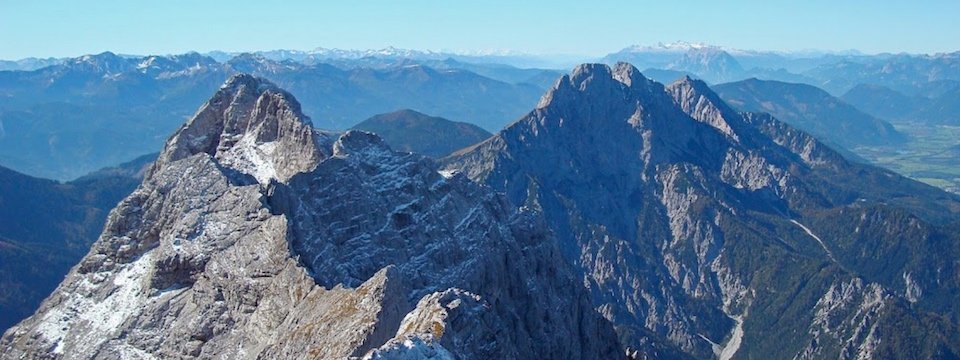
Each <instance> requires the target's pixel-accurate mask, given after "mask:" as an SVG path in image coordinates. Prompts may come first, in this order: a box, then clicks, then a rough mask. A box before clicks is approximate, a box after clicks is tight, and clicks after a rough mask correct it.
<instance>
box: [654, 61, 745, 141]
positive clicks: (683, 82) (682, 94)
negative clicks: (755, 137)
mask: <svg viewBox="0 0 960 360" xmlns="http://www.w3.org/2000/svg"><path fill="white" fill-rule="evenodd" d="M666 90H667V92H668V93H670V95H671V96H672V97H673V98H674V100H675V101H676V102H677V104H678V105H679V106H680V108H682V109H683V111H684V112H685V113H687V114H688V115H690V116H691V117H693V118H694V119H696V120H697V121H700V122H703V123H705V124H708V125H710V126H712V127H714V128H715V129H717V130H718V131H720V132H721V133H723V134H724V135H726V136H728V137H730V138H731V139H733V140H734V141H739V140H740V139H739V136H737V134H736V130H735V129H739V130H743V129H744V128H745V127H746V126H744V125H743V124H740V123H734V124H731V123H730V122H731V121H733V122H739V121H740V120H739V117H740V116H739V114H737V112H736V111H734V110H733V109H732V108H730V106H728V105H727V104H726V103H725V102H723V100H721V99H720V96H718V95H717V94H716V93H715V92H713V90H712V89H710V86H708V85H707V83H706V82H703V81H702V80H698V79H693V78H691V77H690V76H687V75H684V76H683V77H682V78H680V79H678V80H677V81H675V82H673V83H672V84H670V85H668V86H667V87H666Z"/></svg>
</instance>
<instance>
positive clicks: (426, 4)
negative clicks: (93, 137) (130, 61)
mask: <svg viewBox="0 0 960 360" xmlns="http://www.w3.org/2000/svg"><path fill="white" fill-rule="evenodd" d="M957 13H960V2H951V1H946V0H943V1H928V2H923V3H904V4H889V3H870V4H857V3H852V2H851V3H835V2H829V1H821V0H816V1H808V2H803V3H794V4H780V5H774V4H770V3H768V2H765V1H759V0H747V1H741V2H738V3H737V4H729V3H713V2H692V3H684V4H673V3H666V4H662V3H631V4H617V3H615V2H613V1H601V2H594V3H590V4H584V3H577V2H571V1H559V2H533V3H523V4H513V3H508V2H500V1H499V0H498V1H493V2H486V3H483V4H456V6H454V5H451V4H447V3H443V2H439V1H417V2H411V3H394V2H389V1H382V0H377V1H369V2H364V3H362V4H353V3H350V4H339V3H337V4H329V3H313V2H304V1H292V2H287V3H284V4H268V3H261V2H253V1H240V2H229V3H228V2H223V1H211V2H202V3H192V2H187V1H182V0H176V1H170V2H163V3H145V4H142V3H128V2H122V1H102V2H96V3H74V2H69V1H64V0H56V1H51V2H15V3H4V4H2V5H0V36H2V37H3V38H4V39H6V42H7V43H6V44H5V46H4V47H3V48H0V59H7V60H17V59H23V58H30V57H35V58H48V57H55V58H62V57H75V56H81V55H85V54H97V53H101V52H104V51H110V52H114V53H118V54H137V55H152V54H158V55H162V54H179V53H186V52H189V51H197V52H201V53H205V52H210V51H224V52H247V51H269V50H278V49H284V50H311V49H314V48H317V47H324V48H337V49H361V50H362V49H382V48H386V47H391V46H392V47H396V48H402V49H415V50H433V51H450V52H490V51H512V52H518V53H525V54H533V55H544V56H558V55H568V56H585V57H589V56H595V57H599V56H603V55H606V54H608V53H611V52H616V51H618V50H620V49H622V48H624V47H628V46H631V45H638V44H639V45H655V44H657V43H658V42H663V43H671V42H674V41H677V40H683V41H688V42H703V43H707V44H711V45H718V46H722V47H725V48H734V49H744V50H757V51H774V52H804V51H812V50H815V51H822V52H846V51H849V50H854V49H855V50H857V51H860V52H863V53H865V54H877V53H911V54H936V53H949V52H954V51H957V50H960V27H956V26H952V24H953V16H954V14H957ZM578 24H583V25H584V26H577V25H578Z"/></svg>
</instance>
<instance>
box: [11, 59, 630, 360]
mask: <svg viewBox="0 0 960 360" xmlns="http://www.w3.org/2000/svg"><path fill="white" fill-rule="evenodd" d="M549 234H550V233H549V232H548V231H547V230H546V228H545V227H544V223H543V221H542V219H541V218H540V217H539V213H537V212H536V211H534V210H525V211H520V212H516V211H514V210H512V209H511V207H510V206H509V205H508V203H507V202H506V201H505V200H504V199H503V198H502V197H501V196H499V195H496V194H493V193H491V192H489V191H488V190H485V189H484V188H481V187H480V186H478V185H476V184H474V183H472V182H471V181H469V180H468V179H467V178H465V177H463V176H458V175H453V176H449V177H448V176H444V175H441V174H440V173H439V172H438V165H436V164H435V163H434V162H432V161H431V160H428V159H426V158H423V157H420V156H418V155H412V154H407V153H397V152H393V151H392V150H390V149H389V148H388V147H387V146H386V145H385V144H384V143H383V142H382V141H381V140H380V139H379V138H378V137H376V136H375V135H372V134H369V133H364V132H359V131H350V132H347V133H344V134H332V133H325V132H321V131H315V130H313V129H311V127H310V122H309V120H308V119H307V118H306V117H305V116H303V114H301V113H300V109H299V105H298V104H297V103H296V101H295V100H293V98H292V96H290V95H289V94H288V93H286V92H283V91H282V90H279V89H277V88H276V87H275V86H273V85H272V84H270V83H268V82H266V81H265V80H262V79H258V78H254V77H250V76H246V75H239V76H235V77H233V78H231V79H230V80H229V81H227V83H226V84H225V85H224V86H223V87H221V89H220V91H218V92H217V94H216V95H214V97H213V98H212V99H211V100H210V101H209V102H208V103H207V104H205V105H204V106H203V107H201V109H200V111H198V112H197V114H196V115H195V116H194V118H193V119H192V120H190V121H189V122H188V123H187V124H185V125H184V126H183V127H181V129H180V130H179V131H177V133H176V134H174V136H173V137H171V138H170V140H169V141H168V142H167V145H166V148H165V149H164V151H163V152H162V153H161V155H160V157H159V160H158V161H157V162H156V164H155V165H154V166H153V167H152V169H151V170H150V171H149V173H148V175H147V176H146V178H145V180H144V182H143V184H142V185H141V186H140V187H139V188H138V189H137V190H136V191H135V192H134V193H133V194H132V195H130V196H129V197H128V198H126V199H125V200H124V201H123V202H122V203H121V204H120V205H119V206H118V207H117V208H115V209H114V210H113V211H112V212H111V214H110V216H109V219H108V221H107V226H106V229H105V230H104V233H103V234H102V235H101V237H100V239H99V240H98V241H97V242H96V243H95V244H94V246H93V248H92V249H91V251H90V253H89V254H88V255H87V256H86V257H84V259H83V260H82V261H81V263H80V264H79V265H77V266H76V267H75V268H74V269H73V270H72V271H71V272H70V274H69V275H68V276H67V278H66V279H65V280H64V282H63V283H62V284H61V285H60V287H59V288H58V289H57V290H56V291H55V292H54V294H53V295H51V296H50V297H49V298H48V299H47V300H46V301H45V302H44V303H43V305H42V306H41V308H40V310H38V311H37V313H36V314H34V315H33V316H32V317H30V318H28V319H27V320H25V321H23V322H22V323H20V324H19V325H17V326H15V327H13V328H11V329H10V330H9V331H8V332H7V333H5V334H4V337H3V339H2V341H0V348H2V349H3V353H4V358H7V357H10V358H18V357H20V356H27V357H50V358H91V357H100V358H104V357H105V358H150V357H157V358H210V357H226V358H299V357H304V356H308V357H313V358H345V357H354V356H355V357H371V358H390V357H391V356H419V355H424V354H433V355H436V356H448V355H454V356H456V357H457V358H465V359H487V358H541V357H544V358H584V359H595V358H617V357H623V351H622V349H621V347H620V345H619V342H618V340H617V338H616V335H615V333H614V331H613V328H612V327H611V326H610V324H609V323H608V322H607V321H606V320H604V319H602V317H600V315H599V314H597V313H596V312H595V311H594V309H593V308H592V306H591V305H590V300H589V297H588V294H587V293H586V292H585V291H584V290H583V288H582V285H580V284H579V283H578V282H577V281H576V278H575V276H574V275H573V274H574V273H573V272H572V271H571V269H570V268H569V267H568V265H566V264H565V262H564V261H563V260H562V257H561V256H560V253H559V250H558V249H557V248H556V243H555V241H554V240H553V239H552V237H551V236H550V235H549ZM408 344H409V345H408Z"/></svg>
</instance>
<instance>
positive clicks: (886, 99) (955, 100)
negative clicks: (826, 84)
mask: <svg viewBox="0 0 960 360" xmlns="http://www.w3.org/2000/svg"><path fill="white" fill-rule="evenodd" d="M843 100H844V101H846V102H849V103H850V104H853V105H854V106H856V107H858V108H860V109H863V111H865V112H867V113H870V114H871V115H874V116H877V117H881V118H884V119H890V120H891V121H899V122H920V123H926V124H934V125H960V81H939V82H937V83H936V84H928V85H927V86H925V90H923V91H921V92H920V93H919V94H916V95H907V94H904V93H902V92H899V91H897V90H893V89H891V88H888V87H886V86H883V85H867V84H860V85H857V86H855V87H854V88H853V89H850V91H848V92H847V93H846V94H844V95H843Z"/></svg>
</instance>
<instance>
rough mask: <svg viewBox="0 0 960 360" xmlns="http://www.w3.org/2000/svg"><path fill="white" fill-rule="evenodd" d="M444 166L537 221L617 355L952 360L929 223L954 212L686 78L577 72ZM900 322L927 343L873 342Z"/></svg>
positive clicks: (939, 244)
mask: <svg viewBox="0 0 960 360" xmlns="http://www.w3.org/2000/svg"><path fill="white" fill-rule="evenodd" d="M444 161H445V162H446V168H447V171H459V172H460V173H463V174H466V175H467V176H468V177H470V178H472V179H474V180H476V181H478V182H482V183H485V184H487V185H489V186H490V187H492V188H494V189H496V190H498V191H503V192H504V193H505V194H506V195H507V198H508V200H509V201H510V202H511V203H512V204H514V206H516V207H518V208H521V209H536V210H537V211H541V212H542V213H543V214H544V217H545V219H546V222H547V224H548V226H549V227H550V228H551V229H552V230H553V231H554V232H555V234H556V236H557V238H558V240H559V242H560V249H561V252H562V253H563V255H564V257H565V258H566V259H567V261H568V262H570V263H571V264H574V265H575V267H576V268H577V269H579V272H580V275H581V276H582V279H583V281H584V283H585V284H586V285H587V287H588V289H589V291H590V292H591V295H592V299H593V301H594V306H595V307H596V308H597V309H598V310H599V311H600V312H601V313H602V314H603V315H604V316H605V317H606V318H607V319H609V320H610V321H611V322H613V323H614V326H615V327H616V329H617V331H618V333H619V335H620V337H621V340H622V342H623V344H624V346H626V347H628V349H630V350H629V354H630V355H633V356H637V357H695V358H709V357H713V356H717V357H721V358H729V357H730V356H736V357H746V358H748V357H754V358H794V357H800V358H821V357H828V358H829V357H840V358H856V357H858V356H866V357H869V356H884V355H883V354H885V355H886V356H894V357H896V356H910V355H908V353H909V352H910V351H911V350H907V349H910V346H915V349H923V350H922V351H924V352H925V353H931V354H934V353H937V352H938V351H942V352H943V353H946V354H958V353H960V339H957V337H955V336H941V335H939V334H941V333H942V332H941V331H940V330H938V329H944V328H950V329H953V328H956V323H957V321H956V318H955V315H953V314H956V313H957V310H958V309H957V305H956V304H955V302H951V301H949V299H953V298H955V294H956V290H955V289H957V288H958V283H960V276H958V275H957V273H955V272H953V270H943V269H955V268H956V267H955V262H954V260H953V259H955V258H956V256H957V252H958V247H957V245H956V244H957V243H960V242H958V241H960V240H958V239H957V236H956V235H955V234H953V232H951V231H949V230H948V229H945V228H943V227H941V225H940V224H944V223H948V222H951V221H956V219H957V218H958V215H957V214H958V210H960V207H958V205H960V202H958V198H957V197H956V196H952V195H949V194H946V193H944V192H941V191H938V190H936V189H932V188H931V187H929V186H925V185H922V184H919V183H916V182H913V181H910V180H907V179H904V178H902V177H900V176H897V175H895V174H893V173H891V172H889V171H885V170H881V169H878V168H872V167H869V166H864V165H858V164H852V163H849V162H847V161H846V160H844V159H843V157H841V156H840V155H838V154H837V153H836V152H834V151H833V150H831V149H830V148H828V147H826V146H824V145H822V144H821V143H819V142H818V141H816V140H815V139H814V138H813V137H811V136H809V135H807V134H806V133H804V132H802V131H798V130H796V129H794V128H791V127H790V126H787V125H785V124H783V123H781V122H779V121H777V120H776V119H774V118H772V117H770V116H769V115H764V114H752V113H738V112H736V111H733V110H732V109H731V108H730V107H729V106H727V105H726V104H724V103H723V102H722V101H721V100H719V97H718V96H717V95H716V94H714V93H713V92H712V91H711V90H710V89H709V88H708V87H707V86H706V85H705V84H704V83H702V82H700V81H695V80H691V79H689V78H684V79H681V80H679V81H678V82H676V83H674V84H671V85H669V86H667V87H664V86H663V85H661V84H659V83H656V82H653V81H650V80H647V79H645V78H644V77H643V76H642V75H641V74H640V73H639V72H638V71H637V70H636V69H635V68H633V67H632V66H630V65H628V64H623V63H621V64H617V65H616V66H614V67H612V68H611V67H607V66H605V65H592V64H586V65H581V66H578V67H577V68H575V69H574V70H573V72H572V73H571V74H570V75H565V76H563V77H562V78H561V79H560V80H559V81H558V82H557V83H556V85H555V87H554V88H553V89H551V90H550V91H549V92H548V93H547V94H546V95H544V96H543V98H542V100H541V101H540V104H539V105H538V106H537V108H536V109H534V110H533V111H531V112H530V113H529V114H528V115H526V116H525V117H524V118H522V119H521V120H519V121H517V122H516V123H514V124H512V125H511V126H509V127H507V128H505V129H504V130H503V131H501V132H500V133H499V134H497V135H495V136H494V137H493V138H490V139H488V140H487V141H485V142H483V143H481V144H479V145H477V146H474V147H471V148H469V149H465V150H463V151H461V152H458V153H456V154H454V155H452V156H450V157H448V158H446V159H445V160H444ZM871 219H872V220H871ZM881 224H885V225H881ZM907 239H909V240H907ZM905 243H912V244H915V245H916V246H915V247H912V248H911V247H905V246H904V244H905ZM947 244H949V245H947ZM938 268H939V269H941V270H939V272H936V271H934V270H931V269H938ZM944 271H947V272H944ZM919 273H923V274H925V275H918V274H919ZM907 275H909V278H910V280H909V281H907V280H904V279H905V276H907ZM919 278H922V279H923V280H917V279H919ZM907 283H910V284H909V285H908V284H907ZM919 283H923V284H924V285H916V286H914V285H915V284H919ZM918 288H919V289H922V290H923V294H924V295H923V296H921V297H914V296H913V295H915V294H918V293H920V292H918V291H917V289H918ZM933 289H936V290H933ZM928 291H935V292H936V293H937V295H931V293H930V292H928ZM927 296H930V297H927ZM840 299H842V300H840ZM910 299H914V300H916V302H915V303H914V304H923V305H921V306H919V307H917V306H916V305H914V307H908V306H906V305H905V304H906V303H908V302H910V301H912V300H910ZM878 304H882V305H878ZM940 316H946V317H952V319H953V320H943V319H942V318H940ZM894 319H896V320H894ZM906 323H909V324H911V325H912V326H917V328H916V329H921V330H917V331H918V332H919V333H922V334H928V335H930V336H931V337H927V338H924V339H923V340H920V338H919V337H916V336H915V335H906V334H902V333H899V332H897V331H886V332H883V331H882V329H891V328H895V327H896V326H898V325H897V324H906ZM849 324H856V325H849ZM868 334H869V335H868ZM774 344H775V345H774Z"/></svg>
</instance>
